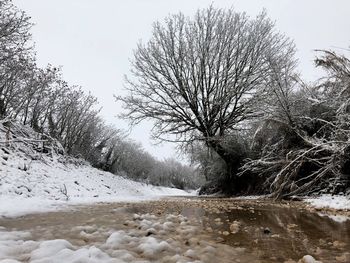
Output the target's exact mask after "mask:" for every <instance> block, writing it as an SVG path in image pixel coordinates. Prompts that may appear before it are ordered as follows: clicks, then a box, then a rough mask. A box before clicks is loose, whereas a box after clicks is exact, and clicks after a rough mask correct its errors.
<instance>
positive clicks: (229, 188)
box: [207, 140, 242, 194]
mask: <svg viewBox="0 0 350 263" xmlns="http://www.w3.org/2000/svg"><path fill="white" fill-rule="evenodd" d="M207 145H208V146H209V147H211V148H212V149H213V150H214V151H215V152H216V153H217V154H218V155H219V156H220V157H221V159H222V160H223V161H224V162H225V165H226V175H225V178H224V180H223V181H222V182H221V183H222V186H221V188H222V191H223V192H224V193H225V194H235V193H238V192H239V191H240V189H241V188H242V187H241V185H240V182H239V181H238V177H237V176H236V175H237V172H238V168H239V165H240V162H241V159H242V157H241V154H240V153H237V152H229V151H227V150H226V149H225V148H224V147H223V146H222V145H221V144H220V142H218V141H216V140H210V141H208V142H207Z"/></svg>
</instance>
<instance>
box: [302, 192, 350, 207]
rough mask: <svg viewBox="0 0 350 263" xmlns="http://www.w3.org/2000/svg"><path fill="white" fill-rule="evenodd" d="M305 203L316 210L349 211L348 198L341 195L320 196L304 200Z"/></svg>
mask: <svg viewBox="0 0 350 263" xmlns="http://www.w3.org/2000/svg"><path fill="white" fill-rule="evenodd" d="M304 201H306V202H307V203H310V204H311V205H312V206H314V207H317V208H323V207H328V208H334V209H343V210H346V209H350V197H349V196H343V195H321V196H319V197H312V198H306V199H304Z"/></svg>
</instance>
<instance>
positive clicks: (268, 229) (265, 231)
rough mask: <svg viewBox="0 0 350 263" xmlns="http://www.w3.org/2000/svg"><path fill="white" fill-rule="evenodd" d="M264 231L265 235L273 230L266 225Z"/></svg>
mask: <svg viewBox="0 0 350 263" xmlns="http://www.w3.org/2000/svg"><path fill="white" fill-rule="evenodd" d="M263 232H264V234H265V235H269V234H271V230H270V228H268V227H265V228H264V231H263Z"/></svg>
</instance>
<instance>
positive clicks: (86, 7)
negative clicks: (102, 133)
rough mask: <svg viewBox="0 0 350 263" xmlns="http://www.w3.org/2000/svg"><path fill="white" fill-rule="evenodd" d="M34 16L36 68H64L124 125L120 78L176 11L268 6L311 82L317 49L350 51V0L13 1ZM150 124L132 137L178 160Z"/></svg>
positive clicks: (249, 10) (71, 80)
mask: <svg viewBox="0 0 350 263" xmlns="http://www.w3.org/2000/svg"><path fill="white" fill-rule="evenodd" d="M14 3H15V4H16V5H17V6H18V7H19V8H20V9H22V10H24V11H26V12H27V13H28V15H29V16H31V17H32V21H33V22H34V23H35V26H34V28H33V30H32V33H33V39H34V41H35V43H36V50H37V57H38V63H39V65H40V66H45V65H46V64H48V63H51V64H53V65H55V66H59V65H61V66H63V74H64V79H65V80H67V81H68V82H69V83H70V84H77V85H81V86H82V87H83V88H84V89H85V90H86V91H91V92H92V94H94V95H95V96H96V97H98V99H99V102H100V105H101V106H103V110H102V115H103V116H104V117H105V119H106V120H107V121H108V122H109V123H113V124H115V125H116V126H117V127H120V128H127V127H128V125H127V123H126V122H124V121H121V120H118V119H117V117H116V115H117V114H118V113H119V112H120V111H121V105H119V104H118V103H116V102H115V101H114V99H113V94H122V92H123V76H124V74H128V72H129V69H130V63H129V59H130V58H131V57H132V52H133V49H134V48H135V46H136V43H137V42H138V41H139V40H140V39H142V40H143V41H147V39H148V38H149V37H150V35H151V30H152V23H153V22H154V21H157V20H163V19H164V17H166V16H167V15H168V14H171V13H177V12H179V11H181V12H183V13H185V14H186V15H188V16H191V15H193V14H194V13H195V11H196V9H198V8H205V7H208V6H209V5H210V4H211V3H212V4H213V5H214V6H215V7H232V6H233V7H234V8H235V9H236V11H239V12H242V11H245V12H247V13H248V15H251V16H254V15H256V14H257V13H259V12H260V11H261V10H262V9H263V8H265V9H266V10H267V13H268V16H269V17H270V18H272V19H273V20H275V21H276V27H277V29H278V30H279V31H281V32H283V33H285V34H286V35H287V36H289V37H290V38H292V39H294V41H295V44H296V46H297V48H298V53H297V56H298V59H299V62H300V67H299V70H300V72H302V74H303V77H304V78H305V79H307V80H310V81H311V80H314V79H316V78H317V76H318V75H319V72H317V71H316V70H315V69H314V67H313V62H312V61H313V58H314V56H315V53H314V52H313V50H314V49H335V50H338V51H341V49H339V48H349V46H350V39H349V37H350V34H349V33H350V17H349V14H350V1H349V0H329V1H325V0H265V1H263V0H236V1H234V0H231V1H226V0H219V1H213V0H178V1H170V0H127V1H122V0H56V1H54V0H14ZM151 127H152V125H151V123H144V124H141V125H139V126H137V127H136V128H134V129H133V131H132V132H131V134H130V137H131V138H133V139H135V140H136V141H139V142H141V143H142V144H143V146H144V147H145V149H147V150H148V151H149V152H151V153H152V154H153V155H155V156H156V157H158V158H160V159H162V158H164V157H170V156H174V155H175V150H174V147H173V145H171V144H164V143H163V144H162V145H161V146H159V145H158V146H154V145H153V144H154V142H152V141H150V128H151Z"/></svg>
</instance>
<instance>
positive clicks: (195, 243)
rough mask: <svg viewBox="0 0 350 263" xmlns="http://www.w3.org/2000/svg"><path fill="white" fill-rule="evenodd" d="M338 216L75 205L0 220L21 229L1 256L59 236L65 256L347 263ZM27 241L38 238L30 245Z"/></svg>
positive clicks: (348, 232)
mask: <svg viewBox="0 0 350 263" xmlns="http://www.w3.org/2000/svg"><path fill="white" fill-rule="evenodd" d="M337 219H338V221H335V220H333V219H331V218H330V217H328V216H324V215H322V214H319V213H317V212H310V211H308V210H306V209H304V208H300V207H298V206H295V205H294V206H292V207H291V206H290V205H289V204H288V203H273V202H271V201H247V200H233V199H200V198H171V199H165V200H160V201H148V202H141V203H114V204H100V205H92V206H77V207H74V208H73V209H72V210H70V211H60V212H51V213H46V214H36V215H28V216H24V217H20V218H16V219H0V226H2V227H3V231H5V232H3V233H11V231H20V233H22V232H23V233H26V235H25V237H24V238H22V239H24V241H23V242H24V243H23V242H22V241H21V242H22V243H20V241H18V240H15V241H13V243H10V245H8V247H11V244H13V245H12V248H13V251H12V252H11V253H12V254H11V253H10V252H9V253H8V254H7V257H8V258H12V259H15V260H18V261H19V262H31V261H32V260H33V259H34V258H33V253H34V252H33V251H35V249H37V250H38V249H39V248H40V247H41V246H43V244H42V243H43V242H44V241H45V240H57V239H64V240H67V241H68V242H69V243H70V244H71V246H70V245H65V246H66V247H64V248H66V249H69V250H70V251H71V252H70V253H71V254H69V255H70V257H71V258H73V256H74V255H75V254H77V252H76V251H77V250H79V249H81V248H91V247H95V248H97V250H98V253H100V254H101V255H102V253H104V254H103V255H105V256H104V257H102V256H96V257H97V258H99V257H100V258H101V262H241V263H248V262H249V263H251V262H256V263H258V262H261V263H265V262H266V263H267V262H282V263H284V262H288V263H292V262H298V261H299V260H300V259H301V258H302V257H303V256H304V255H312V256H313V257H314V258H315V259H317V260H319V261H322V262H323V263H326V262H330V263H334V262H348V263H349V262H350V253H349V252H350V220H346V219H344V218H342V217H340V218H337ZM0 235H1V233H0ZM0 240H1V237H0ZM26 240H27V241H29V240H30V241H31V240H33V241H35V242H36V243H35V242H34V243H30V244H31V245H32V248H28V247H27V246H25V242H26ZM18 242H19V243H18ZM45 244H46V243H45ZM61 245H62V244H61ZM16 249H17V250H16ZM1 250H4V248H1V245H0V252H1ZM79 251H82V250H79ZM5 252H6V251H5ZM21 253H22V254H21ZM45 253H46V252H45ZM45 253H44V256H45V255H46V254H47V253H46V254H45ZM52 253H56V252H52ZM74 253H75V254H74ZM89 253H90V254H91V252H89ZM96 253H97V252H96ZM98 253H97V254H98ZM34 254H35V255H36V256H37V257H38V255H39V257H40V256H42V254H40V253H39V252H35V253H34ZM80 254H81V253H80ZM80 254H79V255H80ZM90 254H89V255H90ZM4 255H6V253H5V254H3V256H2V258H1V253H0V262H1V259H4V258H5V256H4ZM55 255H56V259H57V257H59V255H61V254H57V253H56V254H52V255H51V257H49V256H47V255H46V256H47V260H48V261H40V262H53V261H52V258H54V257H55ZM72 255H73V256H72ZM44 256H42V257H44ZM70 257H68V256H67V260H70ZM106 258H108V260H109V259H112V260H113V259H115V260H117V259H118V261H107V260H106V261H104V260H105V259H106ZM50 260H51V261H50ZM57 260H58V261H57V262H60V260H59V259H57ZM119 260H120V261H119ZM38 262H39V261H38ZM55 262H56V261H55ZM62 262H65V261H62ZM77 262H84V260H82V261H77ZM92 262H99V260H97V261H92Z"/></svg>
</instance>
